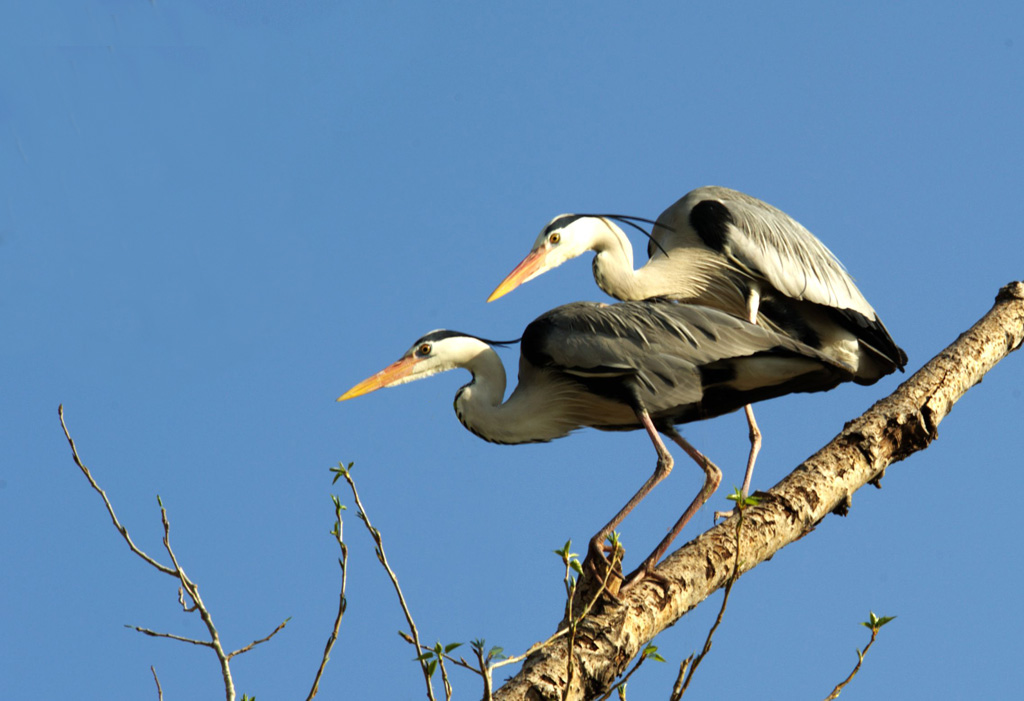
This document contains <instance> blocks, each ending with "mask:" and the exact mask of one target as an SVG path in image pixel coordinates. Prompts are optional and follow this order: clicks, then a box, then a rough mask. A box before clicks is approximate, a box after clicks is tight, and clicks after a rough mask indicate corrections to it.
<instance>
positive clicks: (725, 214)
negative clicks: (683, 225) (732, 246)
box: [690, 200, 735, 252]
mask: <svg viewBox="0 0 1024 701" xmlns="http://www.w3.org/2000/svg"><path fill="white" fill-rule="evenodd" d="M730 224H735V222H734V221H733V218H732V214H731V213H730V212H729V209H728V207H726V206H725V205H724V204H722V203H721V202H719V201H718V200H702V201H701V202H698V203H697V204H696V205H694V207H693V209H691V210H690V226H692V227H693V230H694V231H696V232H697V235H698V236H700V238H701V241H703V242H704V245H705V246H707V247H708V248H710V249H712V250H715V251H718V252H722V251H723V250H725V244H726V240H725V234H726V232H727V231H728V229H729V225H730Z"/></svg>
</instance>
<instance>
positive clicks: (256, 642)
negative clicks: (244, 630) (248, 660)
mask: <svg viewBox="0 0 1024 701" xmlns="http://www.w3.org/2000/svg"><path fill="white" fill-rule="evenodd" d="M290 620H292V619H291V617H290V616H289V617H288V618H286V619H284V620H283V621H281V622H280V623H279V624H278V626H277V628H274V630H272V631H271V632H270V635H268V636H266V637H264V638H260V639H259V640H253V641H252V642H251V643H249V644H248V645H246V646H245V647H241V648H238V649H237V650H235V651H234V652H229V653H228V659H229V660H230V659H231V658H232V657H234V656H235V655H241V654H242V653H245V652H249V650H252V649H253V648H254V647H256V646H257V645H260V644H262V643H265V642H267V641H268V640H270V639H271V638H273V637H274V636H275V635H277V634H278V633H279V632H281V630H282V629H283V628H284V627H285V626H286V625H288V621H290Z"/></svg>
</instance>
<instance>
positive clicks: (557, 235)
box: [548, 231, 562, 244]
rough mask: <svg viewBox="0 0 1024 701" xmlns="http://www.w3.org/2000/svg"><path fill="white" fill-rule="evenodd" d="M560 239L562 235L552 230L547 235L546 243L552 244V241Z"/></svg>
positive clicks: (556, 241) (555, 241)
mask: <svg viewBox="0 0 1024 701" xmlns="http://www.w3.org/2000/svg"><path fill="white" fill-rule="evenodd" d="M561 240H562V235H561V234H560V233H558V232H557V231H556V232H554V233H553V234H551V235H550V236H548V243H552V244H554V243H558V242H559V241H561Z"/></svg>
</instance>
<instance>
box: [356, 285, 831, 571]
mask: <svg viewBox="0 0 1024 701" xmlns="http://www.w3.org/2000/svg"><path fill="white" fill-rule="evenodd" d="M493 345H495V342H493V341H488V340H486V339H483V338H480V337H477V336H473V335H470V334H466V333H460V332H456V331H450V330H444V329H442V330H436V331H431V332H430V333H428V334H426V335H425V336H423V337H422V338H420V339H418V340H417V341H416V342H415V343H414V344H413V345H412V347H411V348H409V350H407V351H406V352H405V353H404V354H403V355H402V357H401V358H400V359H399V360H397V361H395V362H394V363H392V364H391V365H388V366H387V367H386V368H384V369H383V370H381V371H380V372H378V373H376V374H374V375H372V376H371V377H369V378H367V379H366V380H364V381H362V382H360V383H359V384H357V385H355V386H354V387H352V389H350V390H348V391H347V392H345V394H343V395H341V396H340V397H339V398H338V401H343V400H347V399H352V398H354V397H358V396H361V395H363V394H366V393H368V392H373V391H374V390H378V389H381V388H384V387H393V386H395V385H399V384H403V383H406V382H411V381H413V380H419V379H423V378H426V377H429V376H431V375H434V374H436V373H440V372H444V371H446V370H453V369H456V368H464V369H466V370H468V371H469V372H470V375H471V376H472V377H471V380H470V382H469V383H468V384H466V385H464V386H463V387H461V388H460V389H459V390H458V392H457V393H456V395H455V403H454V406H455V414H456V416H457V417H458V419H459V421H460V422H461V423H462V425H463V426H465V427H466V428H467V429H469V430H470V431H471V432H473V433H474V434H476V435H477V436H479V437H480V438H483V439H484V440H486V441H490V442H492V443H503V444H519V443H534V442H547V441H551V440H554V439H557V438H562V437H564V436H566V435H568V434H569V433H571V432H572V431H574V430H576V429H579V428H583V427H591V428H595V429H600V430H604V431H629V430H638V429H643V430H644V431H646V433H647V435H648V436H649V438H650V440H651V442H652V443H653V445H654V449H655V452H656V453H657V462H656V464H655V469H654V472H653V473H652V475H651V476H650V477H649V478H648V479H647V481H646V482H644V483H643V485H642V486H641V487H640V489H639V490H638V491H637V492H636V493H635V494H634V495H633V496H632V497H631V498H630V499H629V501H628V502H627V503H626V504H625V506H623V507H622V509H620V510H619V511H618V513H616V514H615V516H613V517H612V519H611V520H610V521H609V522H608V523H607V524H605V525H604V526H603V527H602V528H601V529H600V530H599V531H598V532H597V534H595V535H594V537H593V538H592V539H591V540H590V544H589V549H588V559H589V558H593V560H592V562H598V561H600V560H601V559H603V550H602V548H603V544H604V542H605V540H606V538H607V537H608V535H609V534H610V533H611V532H612V531H614V530H615V529H616V528H617V527H618V526H619V524H620V523H621V522H622V520H623V519H624V518H625V517H626V515H627V514H629V512H630V511H632V509H633V508H634V507H635V506H636V505H637V504H639V503H640V501H642V500H643V499H644V497H645V496H646V495H647V494H648V493H649V492H650V491H651V490H652V489H653V488H654V487H655V485H657V484H658V483H659V482H661V481H662V480H663V479H664V478H665V477H666V476H667V475H668V474H669V472H670V471H671V469H672V465H673V459H672V456H671V454H670V453H669V451H668V449H667V448H666V447H665V444H664V442H663V441H662V440H661V437H660V435H659V434H663V435H664V436H666V437H668V438H669V439H670V440H671V441H673V442H674V443H676V444H677V445H679V446H680V447H681V448H682V449H683V451H684V452H685V453H686V454H687V455H689V456H690V457H691V458H692V459H693V460H694V461H695V462H696V463H697V464H698V466H700V468H701V470H703V472H704V483H703V486H702V487H701V490H700V492H698V494H697V496H696V497H695V498H694V499H693V501H692V502H691V503H690V505H689V506H688V507H687V508H686V510H685V511H684V512H683V515H682V516H681V517H680V518H679V520H678V521H677V522H676V524H675V525H674V526H673V527H672V529H671V530H670V531H669V533H668V534H667V535H666V536H665V538H664V539H663V540H662V541H661V543H659V545H658V546H657V547H656V548H655V549H654V551H653V552H652V553H651V554H650V555H649V556H648V557H647V558H646V559H645V560H644V561H643V563H642V564H641V565H640V567H638V568H637V570H636V571H635V572H633V573H631V575H630V576H629V577H628V578H627V583H628V582H631V581H634V580H638V579H639V578H641V577H642V576H643V574H645V573H650V572H651V571H652V570H653V568H654V566H655V565H656V564H657V562H658V561H659V560H660V559H661V556H662V555H663V554H664V552H665V550H666V549H667V548H668V546H669V544H671V542H672V540H673V539H674V538H675V537H676V535H677V534H678V533H679V531H680V530H682V528H683V526H685V524H686V522H687V521H689V520H690V518H692V516H693V515H694V514H695V513H696V512H697V511H698V510H699V509H700V507H701V506H702V505H703V504H704V503H705V502H706V501H707V499H708V498H710V496H711V494H712V493H713V492H714V491H715V489H716V488H717V487H718V484H719V482H720V481H721V470H719V468H718V467H717V466H716V465H715V464H714V463H712V462H711V461H710V460H708V459H707V458H706V457H705V456H704V455H703V454H702V453H701V452H699V451H698V450H697V449H696V448H694V447H693V446H692V445H690V443H689V442H687V441H686V440H685V439H684V438H683V437H682V436H681V435H680V434H679V432H678V431H677V430H676V428H675V426H676V425H677V424H682V423H687V422H691V421H698V420H701V419H707V418H711V417H715V416H719V415H722V414H725V413H728V412H732V411H735V410H737V409H739V408H740V407H742V406H744V405H745V404H748V403H751V402H756V401H760V400H763V399H769V398H773V397H778V396H780V395H783V394H788V393H791V392H817V391H823V390H828V389H831V388H833V387H835V386H836V385H837V384H838V383H840V382H843V381H846V380H848V379H849V378H850V375H851V371H850V369H849V368H848V367H846V366H844V365H843V364H841V363H837V362H836V361H835V360H834V359H832V358H830V357H829V356H827V355H826V354H824V353H821V352H819V351H817V350H815V349H813V348H811V347H809V346H807V345H806V344H804V343H801V342H799V341H797V340H795V339H792V338H790V337H788V336H785V335H782V334H779V333H776V332H774V331H772V330H770V329H767V328H765V327H763V326H756V325H754V324H750V323H749V322H747V321H745V320H743V319H740V318H737V317H735V316H732V315H729V314H726V313H724V312H721V311H719V310H716V309H712V308H709V307H702V306H697V305H680V304H674V303H672V302H670V301H668V300H658V299H654V300H647V301H640V302H637V301H632V302H620V303H617V304H612V305H608V304H599V303H595V302H576V303H573V304H567V305H564V306H561V307H557V308H555V309H552V310H551V311H548V312H546V313H544V314H542V315H541V316H539V317H538V318H537V319H535V320H534V321H532V322H531V323H530V324H529V325H528V326H527V327H526V329H525V331H524V332H523V335H522V337H521V338H520V356H519V382H518V385H517V386H516V388H515V389H514V390H513V392H512V393H511V394H510V395H509V397H508V399H504V397H505V388H506V376H505V368H504V365H503V364H502V361H501V359H500V358H499V356H498V354H497V352H496V351H495V350H494V348H493ZM503 400H504V401H503Z"/></svg>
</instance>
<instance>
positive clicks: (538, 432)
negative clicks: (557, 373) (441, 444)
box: [455, 346, 580, 443]
mask: <svg viewBox="0 0 1024 701" xmlns="http://www.w3.org/2000/svg"><path fill="white" fill-rule="evenodd" d="M458 366H459V367H464V368H466V369H467V370H469V371H470V372H471V373H472V374H473V381H472V382H470V383H469V384H468V385H465V386H464V387H462V388H461V389H460V390H459V392H458V394H456V395H455V414H456V415H457V416H458V417H459V421H461V422H462V425H463V426H465V427H466V428H467V429H469V430H470V431H472V432H473V433H475V434H476V435H477V436H479V437H480V438H483V439H484V440H486V441H490V442H492V443H537V442H545V441H550V440H553V439H555V438H561V437H562V436H565V435H568V433H569V432H570V431H572V430H573V429H576V428H579V426H580V423H579V422H578V421H575V420H574V419H573V418H571V414H572V412H571V411H570V412H566V411H565V410H564V409H565V408H566V406H567V405H568V406H570V407H571V406H572V405H573V395H574V394H578V392H575V393H573V392H572V391H571V386H570V384H569V383H567V382H562V383H559V382H557V381H555V382H553V383H551V382H549V383H529V382H527V383H524V382H523V379H524V372H525V373H526V374H529V373H530V372H531V371H533V368H529V367H526V368H520V386H519V387H517V388H516V389H515V391H514V392H512V395H511V396H510V397H509V398H508V401H507V402H504V403H502V398H503V397H504V394H505V367H504V365H502V363H501V359H500V358H499V357H498V354H497V353H495V352H494V350H493V349H492V348H491V347H490V346H486V350H484V351H481V352H479V353H477V354H476V355H475V356H474V357H472V358H471V359H469V360H467V361H464V362H460V363H458ZM538 384H544V385H545V386H544V390H543V391H540V392H538V391H534V390H531V389H530V387H531V386H533V387H536V386H538ZM524 387H525V389H524ZM556 410H558V411H556Z"/></svg>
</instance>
